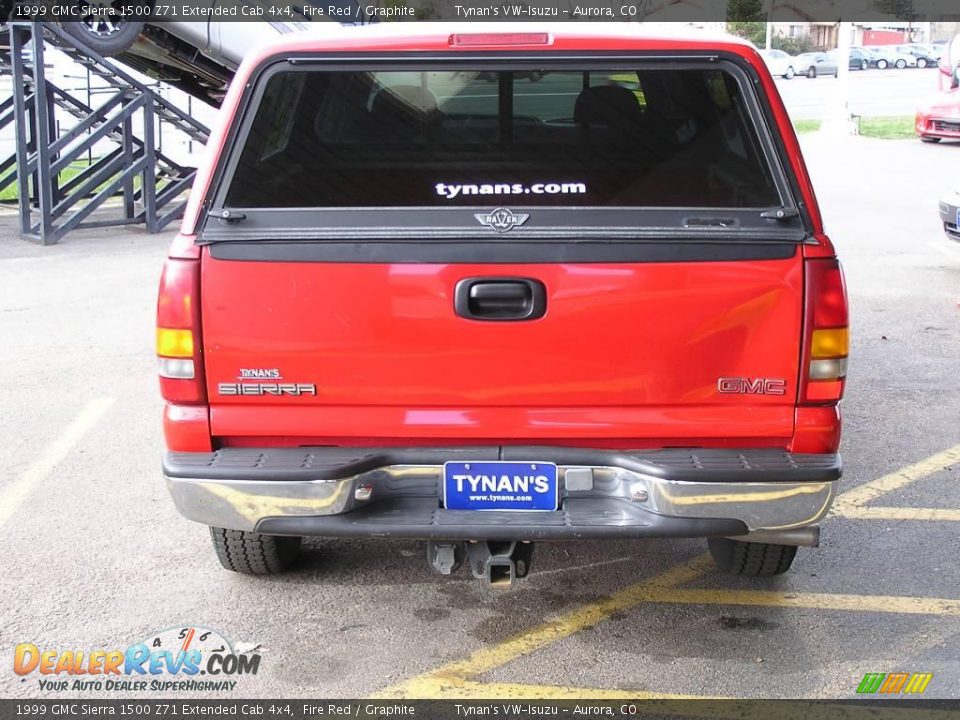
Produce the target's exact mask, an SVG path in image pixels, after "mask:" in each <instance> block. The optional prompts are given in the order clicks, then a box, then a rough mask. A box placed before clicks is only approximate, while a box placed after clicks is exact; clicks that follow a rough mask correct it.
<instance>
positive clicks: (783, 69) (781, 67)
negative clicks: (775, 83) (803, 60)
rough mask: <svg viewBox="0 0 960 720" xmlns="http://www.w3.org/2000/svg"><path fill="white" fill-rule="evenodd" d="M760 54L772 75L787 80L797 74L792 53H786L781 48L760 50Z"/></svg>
mask: <svg viewBox="0 0 960 720" xmlns="http://www.w3.org/2000/svg"><path fill="white" fill-rule="evenodd" d="M760 55H761V56H762V57H763V60H764V62H766V63H767V68H769V70H770V74H771V75H773V76H774V77H782V78H785V79H787V80H789V79H790V78H792V77H793V76H794V75H796V74H797V71H796V67H795V66H794V62H793V61H794V59H795V58H794V57H793V55H788V54H787V53H785V52H784V51H783V50H761V51H760Z"/></svg>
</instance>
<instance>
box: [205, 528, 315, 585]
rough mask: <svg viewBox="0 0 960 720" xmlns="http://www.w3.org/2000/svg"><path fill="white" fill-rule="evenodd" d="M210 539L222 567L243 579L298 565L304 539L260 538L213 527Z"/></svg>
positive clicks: (243, 531) (264, 536) (265, 536)
mask: <svg viewBox="0 0 960 720" xmlns="http://www.w3.org/2000/svg"><path fill="white" fill-rule="evenodd" d="M210 539H211V540H212V541H213V549H214V551H215V552H216V554H217V559H218V560H219V561H220V564H221V565H222V566H223V567H224V568H226V569H227V570H232V571H233V572H237V573H242V574H244V575H275V574H277V573H280V572H283V571H284V570H287V569H288V568H290V567H291V566H293V564H294V563H295V562H296V559H297V555H298V554H299V551H300V543H301V538H299V537H279V536H276V535H261V534H260V533H254V532H247V531H245V530H227V529H226V528H218V527H211V528H210Z"/></svg>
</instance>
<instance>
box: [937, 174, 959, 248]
mask: <svg viewBox="0 0 960 720" xmlns="http://www.w3.org/2000/svg"><path fill="white" fill-rule="evenodd" d="M940 220H941V222H942V223H943V231H944V232H945V233H946V235H947V237H948V238H950V239H951V240H958V241H960V187H956V188H954V189H953V190H952V191H951V192H950V194H948V195H947V197H946V198H944V199H943V200H941V201H940Z"/></svg>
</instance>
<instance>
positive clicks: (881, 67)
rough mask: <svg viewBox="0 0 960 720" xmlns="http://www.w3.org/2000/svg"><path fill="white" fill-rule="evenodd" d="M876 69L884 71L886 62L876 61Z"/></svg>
mask: <svg viewBox="0 0 960 720" xmlns="http://www.w3.org/2000/svg"><path fill="white" fill-rule="evenodd" d="M877 69H879V70H886V69H887V61H886V60H877Z"/></svg>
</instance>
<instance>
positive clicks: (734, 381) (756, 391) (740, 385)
mask: <svg viewBox="0 0 960 720" xmlns="http://www.w3.org/2000/svg"><path fill="white" fill-rule="evenodd" d="M717 390H719V391H720V392H721V393H723V394H725V395H786V394H787V382H786V380H783V379H782V378H745V377H722V378H717Z"/></svg>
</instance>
